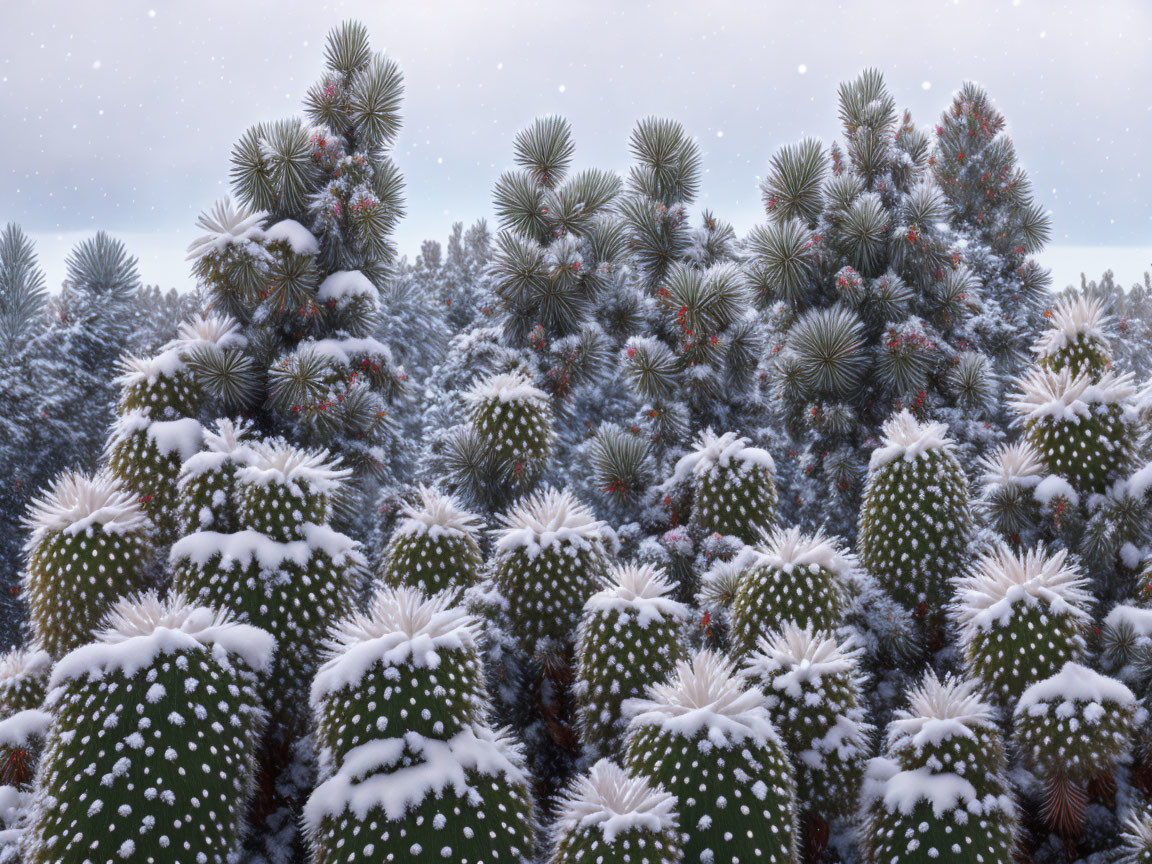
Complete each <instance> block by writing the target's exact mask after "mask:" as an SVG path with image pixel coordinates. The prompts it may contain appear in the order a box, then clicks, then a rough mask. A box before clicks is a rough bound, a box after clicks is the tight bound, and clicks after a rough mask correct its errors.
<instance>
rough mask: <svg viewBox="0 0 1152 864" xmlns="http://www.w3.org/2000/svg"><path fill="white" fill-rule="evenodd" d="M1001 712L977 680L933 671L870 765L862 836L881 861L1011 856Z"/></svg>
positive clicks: (1001, 862) (985, 863)
mask: <svg viewBox="0 0 1152 864" xmlns="http://www.w3.org/2000/svg"><path fill="white" fill-rule="evenodd" d="M1006 767H1007V766H1006V760H1005V757H1004V742H1003V739H1002V736H1001V733H1000V729H999V726H998V725H997V723H996V715H995V713H994V712H993V709H992V707H991V706H990V705H988V703H986V702H985V701H984V700H983V699H982V698H981V696H980V693H979V691H978V690H977V686H976V683H975V682H973V681H962V680H958V679H955V678H947V679H945V680H944V681H940V680H939V679H937V678H936V676H935V675H934V674H932V673H928V675H927V676H926V677H925V679H924V680H923V681H922V682H921V683H920V684H919V685H918V686H917V687H915V688H914V689H913V690H912V692H911V694H910V697H909V705H908V708H907V709H906V710H904V709H902V710H900V711H897V712H896V715H895V718H894V719H893V720H892V722H891V723H890V724H889V726H888V743H887V751H886V753H885V755H884V756H883V757H880V758H877V759H873V760H872V761H871V762H870V763H869V766H868V772H867V776H866V777H865V781H864V792H863V794H862V796H861V801H862V804H863V810H864V816H865V819H864V823H863V825H862V829H861V841H862V846H863V850H864V852H865V856H866V858H867V860H869V861H872V862H875V864H913V862H915V864H921V862H929V861H950V862H957V864H1010V862H1011V861H1012V860H1013V858H1012V855H1013V850H1014V847H1015V837H1016V807H1015V804H1014V802H1013V801H1012V798H1011V795H1010V791H1009V786H1008V783H1007V780H1006Z"/></svg>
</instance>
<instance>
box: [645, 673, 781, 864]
mask: <svg viewBox="0 0 1152 864" xmlns="http://www.w3.org/2000/svg"><path fill="white" fill-rule="evenodd" d="M629 708H630V710H631V711H632V714H633V717H632V721H631V723H630V725H629V728H628V741H627V745H626V750H627V761H626V767H627V768H628V770H629V771H630V772H631V773H633V774H636V775H639V776H643V777H646V778H647V779H648V780H649V782H651V783H655V784H659V785H660V786H662V787H663V788H664V789H665V790H667V791H668V792H670V793H671V794H673V795H675V796H676V798H677V801H678V802H679V803H678V810H679V816H680V841H681V845H682V846H683V849H684V859H685V860H686V861H693V862H694V861H706V862H715V864H735V862H737V861H741V862H743V861H755V860H758V859H762V860H767V861H771V860H775V861H777V862H780V864H790V862H792V861H794V860H795V839H796V838H795V831H794V827H793V826H794V824H795V821H796V812H795V803H796V802H795V781H794V779H793V774H792V766H791V764H790V762H789V759H788V754H787V751H786V750H785V748H784V744H783V742H782V741H781V740H780V737H779V736H778V735H777V734H776V729H775V728H774V727H773V726H772V721H771V718H770V717H769V714H768V709H767V707H766V705H765V700H764V694H763V693H761V692H760V691H759V690H758V689H756V688H755V687H751V688H749V687H747V686H746V683H745V682H744V681H743V679H741V678H738V677H736V676H735V675H734V673H733V668H732V665H731V663H730V662H729V661H727V660H725V659H724V658H723V657H721V656H720V655H718V654H715V653H713V652H711V651H699V652H697V653H696V654H695V655H693V656H692V658H691V660H682V661H680V662H678V663H677V664H676V675H675V677H674V678H673V679H672V680H670V681H669V682H668V683H663V684H656V685H653V686H652V687H651V688H650V689H649V691H648V697H647V698H646V699H639V700H634V701H633V702H632V703H630V706H629Z"/></svg>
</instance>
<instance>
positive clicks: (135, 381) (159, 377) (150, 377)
mask: <svg viewBox="0 0 1152 864" xmlns="http://www.w3.org/2000/svg"><path fill="white" fill-rule="evenodd" d="M120 365H121V374H120V376H119V377H118V378H117V379H116V382H117V383H118V384H119V385H120V412H121V413H128V412H130V411H139V412H141V413H143V414H145V415H146V416H148V417H149V418H150V419H152V420H177V419H179V418H181V417H196V416H197V415H198V414H199V413H200V404H201V401H202V398H201V394H200V388H199V387H197V385H196V381H195V379H193V377H192V373H191V372H189V371H188V368H187V367H186V366H185V365H184V361H183V360H182V359H181V357H180V352H179V350H177V349H174V348H170V349H168V350H166V351H163V352H162V353H160V354H158V355H156V356H155V357H152V358H149V359H147V360H144V359H141V358H139V357H131V356H130V357H126V358H124V360H123V361H121V364H120Z"/></svg>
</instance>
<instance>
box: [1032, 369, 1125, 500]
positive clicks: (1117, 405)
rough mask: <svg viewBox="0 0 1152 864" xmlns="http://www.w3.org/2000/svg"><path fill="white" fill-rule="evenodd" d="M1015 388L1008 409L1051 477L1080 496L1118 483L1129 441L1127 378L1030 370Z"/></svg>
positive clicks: (1086, 373)
mask: <svg viewBox="0 0 1152 864" xmlns="http://www.w3.org/2000/svg"><path fill="white" fill-rule="evenodd" d="M1016 384H1017V386H1018V387H1019V392H1018V393H1017V394H1016V396H1015V398H1014V399H1013V400H1012V403H1011V404H1012V407H1013V409H1014V410H1015V411H1016V413H1017V415H1018V416H1019V418H1020V420H1021V422H1022V423H1023V424H1024V429H1025V430H1026V432H1027V438H1028V441H1029V443H1031V445H1032V447H1033V449H1034V450H1035V451H1036V454H1037V455H1038V456H1039V458H1040V460H1041V461H1042V462H1043V463H1044V466H1045V467H1046V468H1047V469H1048V471H1049V472H1050V473H1051V474H1055V475H1058V476H1060V477H1063V478H1064V479H1065V480H1067V481H1068V482H1069V483H1071V484H1072V488H1073V489H1075V490H1076V492H1077V493H1079V494H1081V495H1090V494H1093V493H1098V492H1103V491H1104V490H1105V489H1106V488H1107V487H1108V485H1109V484H1110V483H1112V482H1113V481H1115V480H1118V479H1120V478H1121V476H1122V475H1123V474H1124V472H1125V469H1127V468H1128V467H1129V463H1130V461H1131V450H1132V445H1133V440H1134V436H1133V430H1132V429H1131V423H1132V421H1133V416H1132V411H1131V405H1130V404H1129V403H1130V402H1131V397H1132V396H1133V394H1134V393H1135V392H1136V390H1135V388H1134V387H1133V386H1132V377H1131V375H1129V374H1125V375H1120V376H1117V375H1116V374H1114V373H1113V372H1111V371H1108V372H1105V373H1104V374H1103V375H1101V376H1100V377H1099V378H1093V377H1092V376H1091V374H1090V373H1088V372H1080V373H1075V372H1074V371H1073V370H1072V369H1070V368H1069V367H1064V368H1062V369H1059V370H1051V369H1033V370H1032V371H1031V372H1029V373H1028V374H1027V375H1025V376H1023V377H1022V378H1019V379H1017V381H1016Z"/></svg>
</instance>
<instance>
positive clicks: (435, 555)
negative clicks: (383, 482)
mask: <svg viewBox="0 0 1152 864" xmlns="http://www.w3.org/2000/svg"><path fill="white" fill-rule="evenodd" d="M419 494H420V504H419V506H416V505H413V504H407V503H406V504H405V505H404V510H403V518H402V519H401V520H400V523H399V524H398V525H397V526H396V530H395V531H394V532H393V534H392V540H391V541H390V542H389V544H388V548H387V549H386V550H385V553H384V562H383V565H382V566H381V568H380V574H379V578H378V581H379V582H381V583H382V584H384V585H392V586H400V585H412V586H415V587H417V588H420V589H422V590H423V591H425V592H426V593H429V594H434V593H436V592H438V591H459V590H463V589H465V588H468V587H470V586H471V585H473V584H474V583H475V582H476V581H477V579H479V576H480V568H481V566H482V565H483V559H482V558H481V555H480V546H479V545H478V544H477V542H476V538H477V535H478V533H479V531H480V520H479V519H477V518H476V517H475V516H473V515H472V514H471V513H469V512H467V511H466V510H464V509H463V508H462V507H461V506H460V504H459V503H458V502H457V501H456V499H455V498H453V497H451V496H450V495H444V494H441V493H440V492H437V491H436V490H434V489H429V488H427V487H425V486H421V487H420V489H419Z"/></svg>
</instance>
